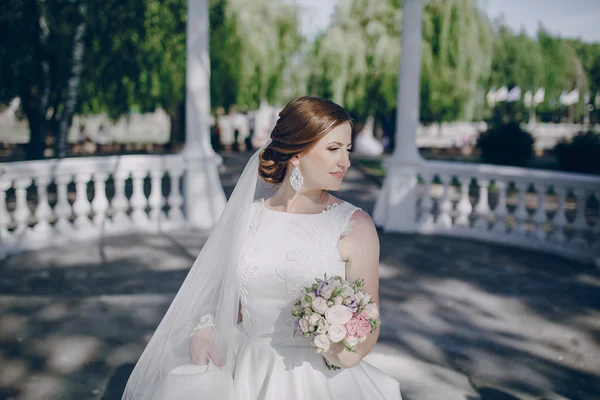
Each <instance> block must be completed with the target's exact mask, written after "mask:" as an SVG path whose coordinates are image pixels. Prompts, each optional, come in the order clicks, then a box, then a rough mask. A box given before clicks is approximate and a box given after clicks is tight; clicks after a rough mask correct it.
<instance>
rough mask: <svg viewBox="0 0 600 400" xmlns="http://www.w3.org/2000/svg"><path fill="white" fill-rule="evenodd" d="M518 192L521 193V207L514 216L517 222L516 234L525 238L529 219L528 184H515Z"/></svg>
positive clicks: (519, 206)
mask: <svg viewBox="0 0 600 400" xmlns="http://www.w3.org/2000/svg"><path fill="white" fill-rule="evenodd" d="M515 186H516V187H517V190H518V191H519V205H518V206H517V209H516V210H515V213H514V216H515V220H516V222H517V225H516V227H515V234H517V235H520V236H524V235H525V234H526V233H527V227H526V226H525V224H526V223H527V219H528V218H529V214H528V213H527V204H526V200H527V188H528V186H527V184H526V183H523V182H517V183H516V184H515Z"/></svg>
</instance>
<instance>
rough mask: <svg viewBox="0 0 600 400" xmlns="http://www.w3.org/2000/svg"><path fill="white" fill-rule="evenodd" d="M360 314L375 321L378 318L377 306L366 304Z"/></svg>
mask: <svg viewBox="0 0 600 400" xmlns="http://www.w3.org/2000/svg"><path fill="white" fill-rule="evenodd" d="M361 314H363V315H364V316H365V317H366V318H367V319H377V318H378V317H379V310H378V309H377V304H375V303H369V304H367V305H366V306H365V308H364V310H363V311H362V313H361Z"/></svg>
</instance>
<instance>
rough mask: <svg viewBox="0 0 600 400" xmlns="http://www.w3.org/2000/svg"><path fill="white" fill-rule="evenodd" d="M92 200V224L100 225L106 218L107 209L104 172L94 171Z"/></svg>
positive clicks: (105, 174) (105, 176) (106, 177)
mask: <svg viewBox="0 0 600 400" xmlns="http://www.w3.org/2000/svg"><path fill="white" fill-rule="evenodd" d="M93 179H94V200H92V210H93V211H94V225H96V226H101V225H102V224H104V222H105V220H106V212H107V211H108V198H107V197H106V180H107V179H108V174H107V173H106V172H95V173H94V176H93Z"/></svg>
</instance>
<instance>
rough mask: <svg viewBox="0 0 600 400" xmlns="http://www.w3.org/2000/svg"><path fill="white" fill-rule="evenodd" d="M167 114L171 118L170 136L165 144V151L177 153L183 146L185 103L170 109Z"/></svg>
mask: <svg viewBox="0 0 600 400" xmlns="http://www.w3.org/2000/svg"><path fill="white" fill-rule="evenodd" d="M168 114H169V117H170V118H171V134H170V136H169V143H167V151H169V152H177V151H179V149H181V148H183V145H184V144H185V101H183V102H182V103H181V104H180V105H179V106H176V107H172V108H171V109H170V110H169V111H168Z"/></svg>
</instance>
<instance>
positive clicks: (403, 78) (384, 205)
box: [373, 0, 423, 233]
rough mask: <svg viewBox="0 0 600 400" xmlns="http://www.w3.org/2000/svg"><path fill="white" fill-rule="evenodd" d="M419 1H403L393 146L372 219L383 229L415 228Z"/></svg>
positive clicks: (418, 157)
mask: <svg viewBox="0 0 600 400" xmlns="http://www.w3.org/2000/svg"><path fill="white" fill-rule="evenodd" d="M422 18H423V2H422V0H404V2H403V9H402V40H401V46H402V47H401V55H400V79H399V84H398V101H397V104H398V107H397V115H396V146H395V149H394V153H393V154H392V155H391V156H390V157H388V159H386V160H385V163H384V167H385V169H386V178H385V181H384V184H383V187H382V188H381V192H380V194H379V198H378V199H377V203H376V204H375V210H374V212H373V219H374V221H375V224H376V225H378V226H381V227H382V228H383V229H384V230H385V231H390V232H405V233H411V232H414V231H415V230H416V213H417V207H416V201H417V183H418V182H417V173H418V168H419V166H420V165H421V163H422V162H423V159H422V158H421V156H420V155H419V151H418V149H417V130H418V127H419V105H420V104H419V103H420V95H419V92H420V85H421V42H422V38H423V35H422V24H423V21H422Z"/></svg>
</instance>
